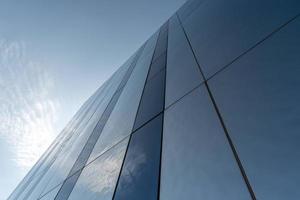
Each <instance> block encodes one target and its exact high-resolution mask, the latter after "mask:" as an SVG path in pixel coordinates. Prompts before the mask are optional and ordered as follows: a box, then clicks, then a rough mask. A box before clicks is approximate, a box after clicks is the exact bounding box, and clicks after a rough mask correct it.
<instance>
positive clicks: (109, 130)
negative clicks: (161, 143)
mask: <svg viewBox="0 0 300 200" xmlns="http://www.w3.org/2000/svg"><path fill="white" fill-rule="evenodd" d="M156 39H157V34H156V35H154V37H152V38H151V39H150V40H149V41H148V43H147V44H146V46H145V49H144V51H143V53H142V55H141V57H140V58H139V60H138V61H137V64H136V67H135V69H134V70H133V72H132V76H131V77H130V78H129V80H128V83H127V84H126V86H125V87H124V90H123V92H122V94H121V96H120V98H119V100H118V102H117V104H116V106H115V108H114V110H113V111H112V113H111V115H110V117H109V119H108V121H107V122H106V124H105V126H104V128H103V131H102V133H101V135H100V137H99V139H98V141H97V143H96V145H95V147H94V150H93V152H92V154H91V156H90V158H89V161H88V162H90V161H91V160H93V159H94V158H95V157H96V156H98V155H100V154H101V153H103V152H104V151H105V150H107V149H108V148H110V147H111V146H113V145H114V144H115V143H117V142H118V141H120V140H121V139H123V138H125V137H126V136H128V135H129V134H130V133H131V131H132V127H133V123H134V120H135V116H136V112H137V109H138V105H139V101H140V98H141V95H142V91H143V88H144V83H145V81H146V77H147V72H148V69H149V66H150V62H151V58H152V55H153V51H154V47H155V44H156ZM145 52H146V53H145ZM116 124H117V125H118V126H116Z"/></svg>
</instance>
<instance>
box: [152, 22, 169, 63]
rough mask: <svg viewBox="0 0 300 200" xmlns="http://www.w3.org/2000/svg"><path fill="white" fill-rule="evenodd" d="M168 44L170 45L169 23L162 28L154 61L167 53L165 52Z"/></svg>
mask: <svg viewBox="0 0 300 200" xmlns="http://www.w3.org/2000/svg"><path fill="white" fill-rule="evenodd" d="M167 44H168V23H167V22H166V23H165V24H164V25H163V26H162V27H161V28H160V33H159V37H158V40H157V45H156V48H155V52H154V56H153V61H155V60H156V59H157V58H158V57H159V56H161V55H162V54H163V53H165V51H166V50H167Z"/></svg>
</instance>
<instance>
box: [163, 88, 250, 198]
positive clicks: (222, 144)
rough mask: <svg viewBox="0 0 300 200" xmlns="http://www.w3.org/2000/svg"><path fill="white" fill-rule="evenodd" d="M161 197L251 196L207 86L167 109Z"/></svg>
mask: <svg viewBox="0 0 300 200" xmlns="http://www.w3.org/2000/svg"><path fill="white" fill-rule="evenodd" d="M163 134H164V136H163V147H162V152H163V153H162V169H161V170H162V171H161V184H160V185H161V189H160V192H161V193H160V197H161V200H169V199H172V200H182V199H205V200H216V199H222V200H227V199H228V200H240V199H243V200H244V199H251V198H250V195H249V193H248V190H247V187H246V185H245V183H244V180H243V179H242V176H241V173H240V171H239V168H238V165H237V164H236V161H235V159H234V156H233V153H232V151H231V149H230V146H229V144H228V142H227V138H226V137H225V134H224V132H223V129H222V127H221V125H220V123H219V120H218V117H217V114H216V113H215V110H214V108H213V106H212V103H211V102H210V99H209V97H208V94H207V92H206V90H205V87H204V86H200V88H198V89H196V90H194V91H193V92H192V93H190V94H189V95H187V96H185V97H184V98H183V99H181V100H180V101H179V102H177V103H176V104H174V105H173V106H171V107H170V108H169V109H167V110H166V112H165V120H164V133H163Z"/></svg>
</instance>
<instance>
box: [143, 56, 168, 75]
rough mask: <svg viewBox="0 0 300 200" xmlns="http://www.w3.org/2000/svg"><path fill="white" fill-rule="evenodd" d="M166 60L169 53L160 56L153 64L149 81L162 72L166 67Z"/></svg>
mask: <svg viewBox="0 0 300 200" xmlns="http://www.w3.org/2000/svg"><path fill="white" fill-rule="evenodd" d="M166 59H167V53H164V54H162V55H161V56H159V57H158V58H157V59H156V60H155V61H154V62H152V63H151V69H150V72H149V75H148V78H147V80H150V79H151V78H152V77H153V76H155V75H156V74H157V73H158V72H159V71H161V70H162V69H164V68H165V67H166Z"/></svg>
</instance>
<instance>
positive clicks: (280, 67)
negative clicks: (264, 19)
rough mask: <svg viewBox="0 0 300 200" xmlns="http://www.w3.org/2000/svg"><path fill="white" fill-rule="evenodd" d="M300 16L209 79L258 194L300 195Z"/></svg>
mask: <svg viewBox="0 0 300 200" xmlns="http://www.w3.org/2000/svg"><path fill="white" fill-rule="evenodd" d="M299 35H300V19H299V18H298V20H297V21H294V22H292V23H290V24H289V25H288V26H286V27H285V28H283V29H282V30H281V31H279V32H277V33H276V34H274V35H273V37H272V38H269V39H268V40H266V41H265V42H264V43H262V44H261V45H260V46H258V47H257V48H255V49H253V50H252V51H251V52H249V53H248V54H246V55H245V56H243V57H242V58H240V59H239V60H237V61H236V62H235V63H234V64H232V65H231V66H229V67H228V68H227V69H225V71H223V72H221V73H220V74H218V75H216V76H215V77H214V78H213V79H212V80H211V81H209V85H210V86H211V90H212V92H213V94H214V96H215V99H216V102H217V105H218V106H219V109H220V111H221V114H222V116H223V118H224V120H225V123H226V125H227V128H228V130H229V132H230V135H231V137H232V139H233V142H234V143H235V145H236V147H237V150H238V152H239V155H240V158H241V160H242V163H243V165H244V168H245V170H246V173H247V175H248V177H249V179H250V183H251V184H252V187H253V189H254V192H255V193H256V196H257V199H300V190H299V185H300V173H299V168H300V160H299V157H300V146H299V141H300V134H299V132H300V123H299V122H300V104H299V102H300V94H299V91H300V78H299V77H300V67H299V66H300V59H299V52H300V38H299Z"/></svg>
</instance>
